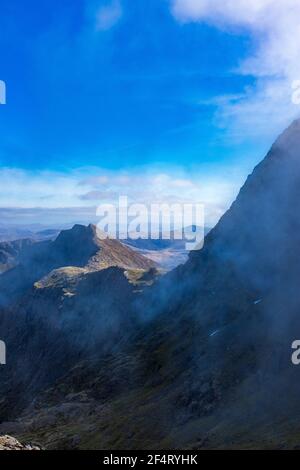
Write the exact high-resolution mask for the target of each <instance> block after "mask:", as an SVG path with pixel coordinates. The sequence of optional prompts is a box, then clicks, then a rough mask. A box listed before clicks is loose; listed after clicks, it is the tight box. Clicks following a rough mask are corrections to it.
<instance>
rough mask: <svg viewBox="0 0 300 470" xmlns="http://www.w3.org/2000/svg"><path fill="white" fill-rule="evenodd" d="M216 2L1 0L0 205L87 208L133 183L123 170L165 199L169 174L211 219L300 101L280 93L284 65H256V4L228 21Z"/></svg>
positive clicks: (260, 47) (259, 46)
mask: <svg viewBox="0 0 300 470" xmlns="http://www.w3.org/2000/svg"><path fill="white" fill-rule="evenodd" d="M252 3H253V5H256V4H257V6H258V7H260V6H261V7H262V8H264V7H266V8H267V7H269V6H268V5H269V3H270V0H260V1H259V0H254V1H253V2H252ZM271 3H272V2H271ZM273 3H274V2H273ZM278 3H279V4H281V0H279V2H277V4H278ZM288 3H289V2H288ZM290 3H291V6H292V4H294V2H293V1H292V2H290ZM214 4H215V1H214V0H212V1H211V2H210V6H208V4H207V2H206V0H151V1H148V0H136V1H134V0H108V1H105V0H95V1H94V0H76V1H74V0H72V1H71V0H62V1H60V2H55V3H54V2H53V0H44V1H43V2H40V1H37V0H28V1H27V2H24V1H23V0H12V1H10V2H2V4H1V15H0V53H1V62H0V79H2V80H4V81H5V82H6V85H7V104H6V105H5V106H1V107H0V165H1V167H0V183H2V184H1V187H2V189H0V206H1V207H10V208H14V207H24V208H30V207H45V208H49V207H50V208H56V207H60V208H61V207H69V208H71V207H72V208H75V207H82V206H91V207H92V206H94V205H96V204H97V203H99V202H101V201H102V199H103V200H108V199H112V198H114V197H116V195H117V194H119V193H120V191H122V192H123V193H124V191H126V189H127V190H128V191H129V190H132V184H131V182H130V179H131V180H132V181H135V184H136V186H137V187H136V189H135V192H134V196H135V197H136V198H137V199H141V197H142V196H144V199H147V198H148V199H151V198H152V192H151V190H153V188H154V189H155V194H156V195H157V193H158V192H159V191H160V193H161V197H162V198H164V197H167V198H168V197H169V198H172V197H174V196H175V195H178V189H177V188H178V186H176V185H175V189H174V188H173V190H172V188H171V189H170V187H171V186H172V181H179V180H180V181H181V182H183V181H185V182H186V186H184V184H183V183H181V186H180V188H181V189H180V194H181V195H182V197H183V198H192V199H193V198H195V197H196V198H198V197H199V198H203V199H205V198H206V199H207V201H206V200H204V202H205V203H206V202H207V205H208V207H210V208H211V210H212V212H214V214H212V216H211V217H212V219H213V218H215V219H216V218H218V216H219V215H220V214H221V213H222V211H224V210H225V208H226V207H227V206H228V204H229V203H230V201H231V200H232V198H233V197H234V195H235V194H236V192H237V189H238V186H239V185H240V184H241V182H242V181H243V178H244V177H245V176H246V175H247V173H248V172H249V171H251V168H252V167H253V166H254V165H255V164H256V163H257V162H258V161H259V160H260V159H261V158H262V157H263V155H264V153H265V152H266V150H267V149H268V147H269V146H270V144H271V143H272V140H273V139H274V137H275V136H276V134H277V132H278V131H280V130H282V129H281V127H282V126H284V125H286V124H288V122H289V121H290V120H291V119H292V118H293V117H294V115H296V114H297V112H298V109H295V106H291V105H290V98H289V95H288V94H286V95H284V96H285V97H284V98H282V96H283V95H282V93H283V91H282V90H285V92H286V90H287V89H288V87H289V84H290V82H289V81H288V80H290V78H291V77H290V76H288V72H290V69H291V66H290V67H289V70H288V71H287V70H285V71H284V70H283V71H282V70H281V69H280V68H278V69H276V70H273V69H272V70H271V66H272V64H273V62H272V63H271V62H270V65H269V66H268V68H267V70H266V71H263V73H262V74H260V73H259V72H258V71H257V69H258V68H259V67H260V68H259V70H263V64H262V63H261V59H260V56H259V54H261V53H262V52H265V53H267V56H265V57H266V59H265V60H266V63H267V61H268V57H269V56H268V49H266V47H267V46H266V45H265V44H268V42H269V41H268V36H266V37H264V35H262V34H261V32H260V30H259V28H260V26H261V21H262V20H261V17H260V16H259V15H258V14H257V11H256V10H255V11H254V12H253V11H252V10H250V11H247V8H249V7H247V6H246V5H247V4H246V3H245V2H244V1H243V0H238V1H237V2H236V3H235V5H238V4H240V5H239V7H238V8H235V15H234V16H233V15H232V10H231V7H232V5H231V0H227V2H226V1H225V2H224V11H223V12H222V14H220V12H219V10H218V8H217V7H216V8H215V9H214ZM281 5H283V4H281ZM287 8H289V7H287ZM244 13H247V15H246V18H248V17H249V13H250V14H253V18H254V19H253V22H252V23H251V24H249V23H247V21H246V20H245V18H244ZM262 13H263V14H265V13H266V12H265V11H262ZM277 13H278V14H277V16H275V26H276V25H277V23H280V21H282V20H280V18H282V11H278V12H277ZM255 15H257V16H255ZM285 18H286V16H285ZM288 18H290V17H288ZM276 21H277V23H276ZM264 28H265V31H266V33H268V31H269V30H268V28H269V26H268V25H264ZM278 28H279V26H278ZM269 52H270V51H269ZM270 54H271V52H270V53H269V55H270ZM253 58H254V59H255V60H257V61H258V64H259V65H257V64H256V69H255V64H254V65H253V64H252V68H251V66H249V67H248V68H247V66H246V65H245V64H249V60H250V61H251V60H252V59H253ZM271 59H272V57H271V58H270V61H271ZM259 61H260V62H259ZM282 62H283V61H282ZM280 64H281V62H280ZM280 64H279V65H280ZM278 67H279V66H278ZM293 73H294V74H296V71H294V72H293ZM297 78H300V75H299V77H297V76H296V75H295V79H297ZM282 80H283V81H284V82H282ZM277 85H278V87H277ZM270 87H271V88H270ZM270 89H271V90H272V93H273V91H274V90H275V92H274V93H273V94H271V96H269V103H267V104H266V103H265V97H266V96H267V93H268V91H269V90H270ZM278 89H279V90H280V93H281V94H280V97H279V92H278ZM262 93H264V95H263V96H264V100H263V102H261V101H262V100H259V97H260V95H261V94H262ZM278 100H279V101H280V103H278V102H277V101H278ZM268 104H269V108H268ZM260 105H261V107H260ZM277 105H278V106H279V105H280V108H279V109H278V108H275V109H277V110H278V111H279V113H280V118H278V117H277V118H276V119H275V118H274V119H273V115H274V107H275V106H277ZM266 109H267V111H268V113H269V114H268V115H267V117H266V116H265V114H264V113H265V112H266ZM270 116H271V117H272V118H271V119H270ZM126 178H127V179H126ZM163 178H165V179H163ZM120 181H121V182H122V181H123V183H122V184H121V183H120ZM124 181H127V183H125V184H124ZM152 181H158V182H159V183H158V185H157V186H155V184H153V185H152ZM161 181H164V182H165V183H164V184H163V185H162V184H161ZM191 184H192V185H194V188H193V191H191ZM126 185H127V186H126ZM198 186H199V187H198ZM200 186H201V187H200ZM141 188H144V193H143V194H142V191H141ZM208 194H209V195H210V196H208ZM99 199H100V200H99ZM213 206H214V209H212V207H213ZM73 210H74V209H73ZM74 217H75V218H76V211H75V210H74Z"/></svg>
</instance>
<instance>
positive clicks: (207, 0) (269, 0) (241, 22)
mask: <svg viewBox="0 0 300 470" xmlns="http://www.w3.org/2000/svg"><path fill="white" fill-rule="evenodd" d="M172 12H173V15H174V16H175V18H176V19H177V20H178V21H180V22H207V23H209V24H211V25H214V26H216V27H218V28H220V29H222V30H229V31H230V32H231V33H232V32H234V33H236V34H239V32H240V30H241V29H242V30H243V31H244V32H245V31H246V32H248V33H249V34H250V35H251V37H252V39H253V45H254V48H255V50H254V52H253V54H252V55H251V56H249V57H248V58H247V59H246V60H244V61H243V62H242V63H241V64H239V66H238V67H237V70H236V71H235V72H236V73H240V74H242V75H246V74H248V75H252V76H254V77H255V78H256V85H255V86H253V87H251V88H248V89H247V90H245V93H244V95H243V96H242V97H241V98H240V99H239V100H235V101H234V102H232V100H231V99H230V98H228V100H226V99H223V102H222V104H220V109H219V111H220V112H219V117H221V118H222V119H225V122H227V125H228V123H230V128H231V131H232V132H233V133H234V132H235V133H236V134H237V135H242V134H245V135H246V136H247V134H249V135H250V136H251V135H252V134H253V133H254V132H255V133H256V135H262V136H266V135H273V134H274V133H277V132H278V131H280V130H282V127H284V126H285V125H287V124H288V123H289V121H290V120H292V119H293V118H295V117H297V116H298V115H299V113H300V109H299V107H298V106H295V104H293V103H292V83H293V81H294V80H298V79H300V46H299V44H300V1H299V0H172ZM229 53H230V51H229ZM223 98H224V97H223ZM253 125H255V129H254V128H253V127H252V126H253Z"/></svg>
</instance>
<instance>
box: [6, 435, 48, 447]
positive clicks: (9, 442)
mask: <svg viewBox="0 0 300 470" xmlns="http://www.w3.org/2000/svg"><path fill="white" fill-rule="evenodd" d="M0 450H41V449H40V447H38V446H35V445H31V444H21V443H20V442H19V441H18V440H17V439H15V438H14V437H11V436H0Z"/></svg>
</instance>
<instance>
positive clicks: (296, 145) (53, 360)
mask: <svg viewBox="0 0 300 470" xmlns="http://www.w3.org/2000/svg"><path fill="white" fill-rule="evenodd" d="M299 162H300V121H296V122H294V123H293V124H292V125H291V126H290V127H289V128H288V129H287V130H286V131H285V132H284V133H283V134H282V135H281V136H280V137H279V138H278V139H277V141H276V142H275V144H274V145H273V146H272V148H271V150H270V152H269V153H268V155H267V156H266V158H265V159H264V160H263V161H262V162H261V163H260V164H259V165H258V166H257V167H256V168H255V170H254V172H253V173H252V174H251V175H250V176H249V177H248V179H247V181H246V183H245V185H244V186H243V188H242V189H241V191H240V193H239V195H238V198H237V200H236V201H235V202H234V203H233V205H232V207H231V208H230V210H229V211H228V212H227V213H226V214H225V215H224V216H223V217H222V219H221V220H220V222H219V223H218V224H217V226H216V227H215V228H214V229H213V230H211V231H210V232H209V234H208V235H207V236H206V238H205V244H204V248H203V249H202V250H201V251H195V252H192V253H191V254H190V255H189V259H188V261H187V262H186V263H185V264H184V265H181V266H178V267H177V268H176V269H174V270H173V271H171V272H169V273H167V274H166V275H164V276H159V275H158V273H157V271H156V268H155V266H151V265H150V264H149V263H150V262H149V260H147V262H146V261H145V258H143V257H141V256H140V254H139V253H137V252H136V251H133V250H131V249H130V248H129V247H124V246H123V245H121V244H120V243H119V242H116V241H114V243H111V242H109V243H107V244H106V245H105V246H104V245H103V242H101V244H99V243H100V242H98V241H96V239H95V229H94V228H93V227H92V226H90V227H87V228H86V227H82V226H76V227H74V228H73V229H72V230H71V231H67V232H62V234H61V235H59V237H58V238H57V239H56V240H55V241H54V242H53V241H51V242H49V241H46V242H43V243H41V244H38V249H36V244H33V245H32V246H29V247H27V248H26V250H25V251H24V253H22V255H19V261H18V262H19V264H18V266H17V267H16V268H14V269H12V270H10V271H7V272H6V273H4V274H2V275H1V277H0V280H1V283H0V291H1V298H2V310H1V321H0V331H1V335H2V339H4V340H6V342H7V354H8V357H9V361H8V364H7V365H6V366H5V367H2V368H1V369H0V378H1V397H2V399H1V401H0V416H1V419H2V424H1V425H0V434H6V433H8V434H10V435H13V436H15V437H17V438H18V439H20V440H21V441H22V442H31V441H34V442H39V443H40V444H41V445H42V446H45V447H46V448H56V449H78V448H81V449H158V448H160V449H170V448H185V449H209V448H218V449H222V448H226V449H230V448H236V449H248V448H250V449H253V448H266V449H270V448H281V449H283V448H298V446H299V439H298V436H299V432H300V424H299V423H300V404H299V393H300V380H299V379H300V366H299V367H297V366H294V365H293V364H292V362H291V352H292V351H291V344H292V342H293V341H294V340H295V339H299V338H300V316H299V311H300V294H299V287H298V284H299V279H300V264H299V259H300V243H299V242H300V215H299V211H298V209H297V207H298V206H297V204H298V202H299V201H300V165H299ZM121 247H122V248H121ZM123 250H128V251H126V252H125V251H123ZM130 270H131V275H128V271H130ZM137 273H138V274H137Z"/></svg>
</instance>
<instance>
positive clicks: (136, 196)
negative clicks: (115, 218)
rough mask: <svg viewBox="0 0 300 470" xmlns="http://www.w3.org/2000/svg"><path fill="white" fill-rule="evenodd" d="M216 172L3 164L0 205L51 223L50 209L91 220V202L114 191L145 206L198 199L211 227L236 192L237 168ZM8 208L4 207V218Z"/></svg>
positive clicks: (113, 196)
mask: <svg viewBox="0 0 300 470" xmlns="http://www.w3.org/2000/svg"><path fill="white" fill-rule="evenodd" d="M222 174H223V171H222V169H219V173H216V172H214V171H207V169H204V170H203V171H201V169H198V170H197V171H195V170H193V171H192V172H187V171H186V170H184V169H180V168H176V169H170V168H168V170H166V171H165V170H162V169H161V168H155V167H144V168H140V169H137V170H135V171H133V170H130V171H128V172H126V171H108V170H101V169H99V168H91V169H81V170H76V171H74V172H71V173H68V174H64V173H57V172H50V171H40V172H31V171H25V170H21V169H10V168H4V169H0V208H5V209H11V210H15V209H18V210H17V211H16V212H15V214H18V215H16V217H19V214H20V210H21V212H22V210H23V213H24V214H31V215H30V217H31V221H32V222H36V221H37V220H34V214H41V213H42V212H43V211H44V213H45V214H50V213H51V214H52V215H51V220H52V224H53V223H54V222H55V211H56V213H57V214H58V216H59V219H58V220H59V222H61V218H62V217H61V214H62V213H63V214H64V215H63V220H72V218H73V220H74V221H80V217H81V216H80V214H84V221H85V222H86V221H87V217H88V214H90V215H91V217H90V221H91V222H94V221H95V216H96V207H97V206H98V205H99V204H100V203H102V202H105V203H106V202H109V203H117V202H118V198H119V196H127V197H128V199H129V202H131V203H144V204H147V205H150V204H152V203H165V202H167V203H175V202H178V203H188V202H193V203H202V204H204V206H205V217H206V224H207V225H209V226H212V225H214V224H215V223H216V222H217V220H218V219H219V217H220V216H221V215H222V214H223V213H224V211H225V210H226V209H227V208H228V206H229V205H230V203H231V201H232V200H233V199H234V197H235V196H236V194H237V192H238V189H239V187H240V185H241V183H242V179H243V177H242V175H241V174H240V173H237V174H236V175H235V176H232V174H231V178H229V179H228V180H226V177H225V176H222ZM32 208H34V211H32V210H31V209H32ZM88 208H89V210H88V211H87V209H88ZM93 208H94V209H93ZM52 209H55V211H54V212H53V210H52ZM81 209H82V210H84V211H83V212H82V211H81ZM49 210H50V211H52V212H49ZM26 211H27V212H26ZM61 211H63V212H61ZM13 213H14V212H9V217H10V221H11V218H12V214H13ZM66 214H68V215H66ZM28 217H29V216H28ZM39 218H40V216H39ZM39 218H38V219H39ZM2 222H3V220H2ZM17 222H18V221H17V220H16V221H15V223H17Z"/></svg>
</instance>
